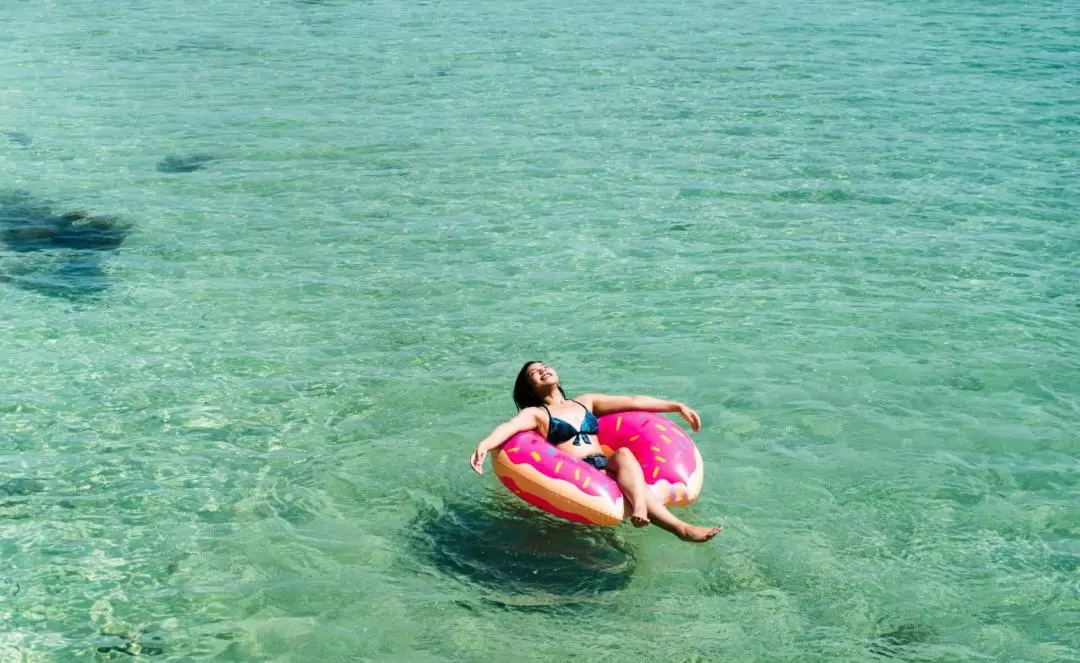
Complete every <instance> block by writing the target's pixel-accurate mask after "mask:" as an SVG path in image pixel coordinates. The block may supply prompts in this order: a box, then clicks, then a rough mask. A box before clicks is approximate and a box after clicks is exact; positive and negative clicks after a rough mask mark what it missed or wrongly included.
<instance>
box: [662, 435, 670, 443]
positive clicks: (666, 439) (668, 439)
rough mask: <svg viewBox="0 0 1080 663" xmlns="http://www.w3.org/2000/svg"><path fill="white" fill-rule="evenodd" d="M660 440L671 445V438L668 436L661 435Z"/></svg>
mask: <svg viewBox="0 0 1080 663" xmlns="http://www.w3.org/2000/svg"><path fill="white" fill-rule="evenodd" d="M660 439H661V440H663V441H664V442H667V443H668V444H671V438H670V437H668V436H667V435H661V436H660Z"/></svg>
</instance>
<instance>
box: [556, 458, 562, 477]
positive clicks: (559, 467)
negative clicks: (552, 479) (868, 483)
mask: <svg viewBox="0 0 1080 663" xmlns="http://www.w3.org/2000/svg"><path fill="white" fill-rule="evenodd" d="M561 469H562V461H561V460H560V461H559V462H557V463H555V474H558V473H559V470H561Z"/></svg>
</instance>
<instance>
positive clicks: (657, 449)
mask: <svg viewBox="0 0 1080 663" xmlns="http://www.w3.org/2000/svg"><path fill="white" fill-rule="evenodd" d="M649 448H650V449H652V450H653V451H660V447H649Z"/></svg>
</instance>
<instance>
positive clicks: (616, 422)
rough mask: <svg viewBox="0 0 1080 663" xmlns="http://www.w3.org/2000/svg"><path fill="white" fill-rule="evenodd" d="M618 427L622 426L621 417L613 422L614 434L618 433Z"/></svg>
mask: <svg viewBox="0 0 1080 663" xmlns="http://www.w3.org/2000/svg"><path fill="white" fill-rule="evenodd" d="M619 426H622V417H621V416H620V417H619V418H618V419H616V420H615V432H616V433H618V432H619Z"/></svg>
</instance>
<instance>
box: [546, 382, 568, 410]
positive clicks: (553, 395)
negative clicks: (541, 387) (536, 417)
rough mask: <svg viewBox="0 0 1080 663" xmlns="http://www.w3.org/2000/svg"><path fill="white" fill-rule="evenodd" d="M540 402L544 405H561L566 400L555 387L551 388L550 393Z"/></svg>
mask: <svg viewBox="0 0 1080 663" xmlns="http://www.w3.org/2000/svg"><path fill="white" fill-rule="evenodd" d="M541 400H543V401H544V405H547V406H549V407H550V406H552V405H561V404H562V403H565V402H566V398H564V397H563V395H562V392H561V391H559V387H558V386H555V387H552V388H551V392H550V393H549V394H547V395H546V396H542V397H541Z"/></svg>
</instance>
